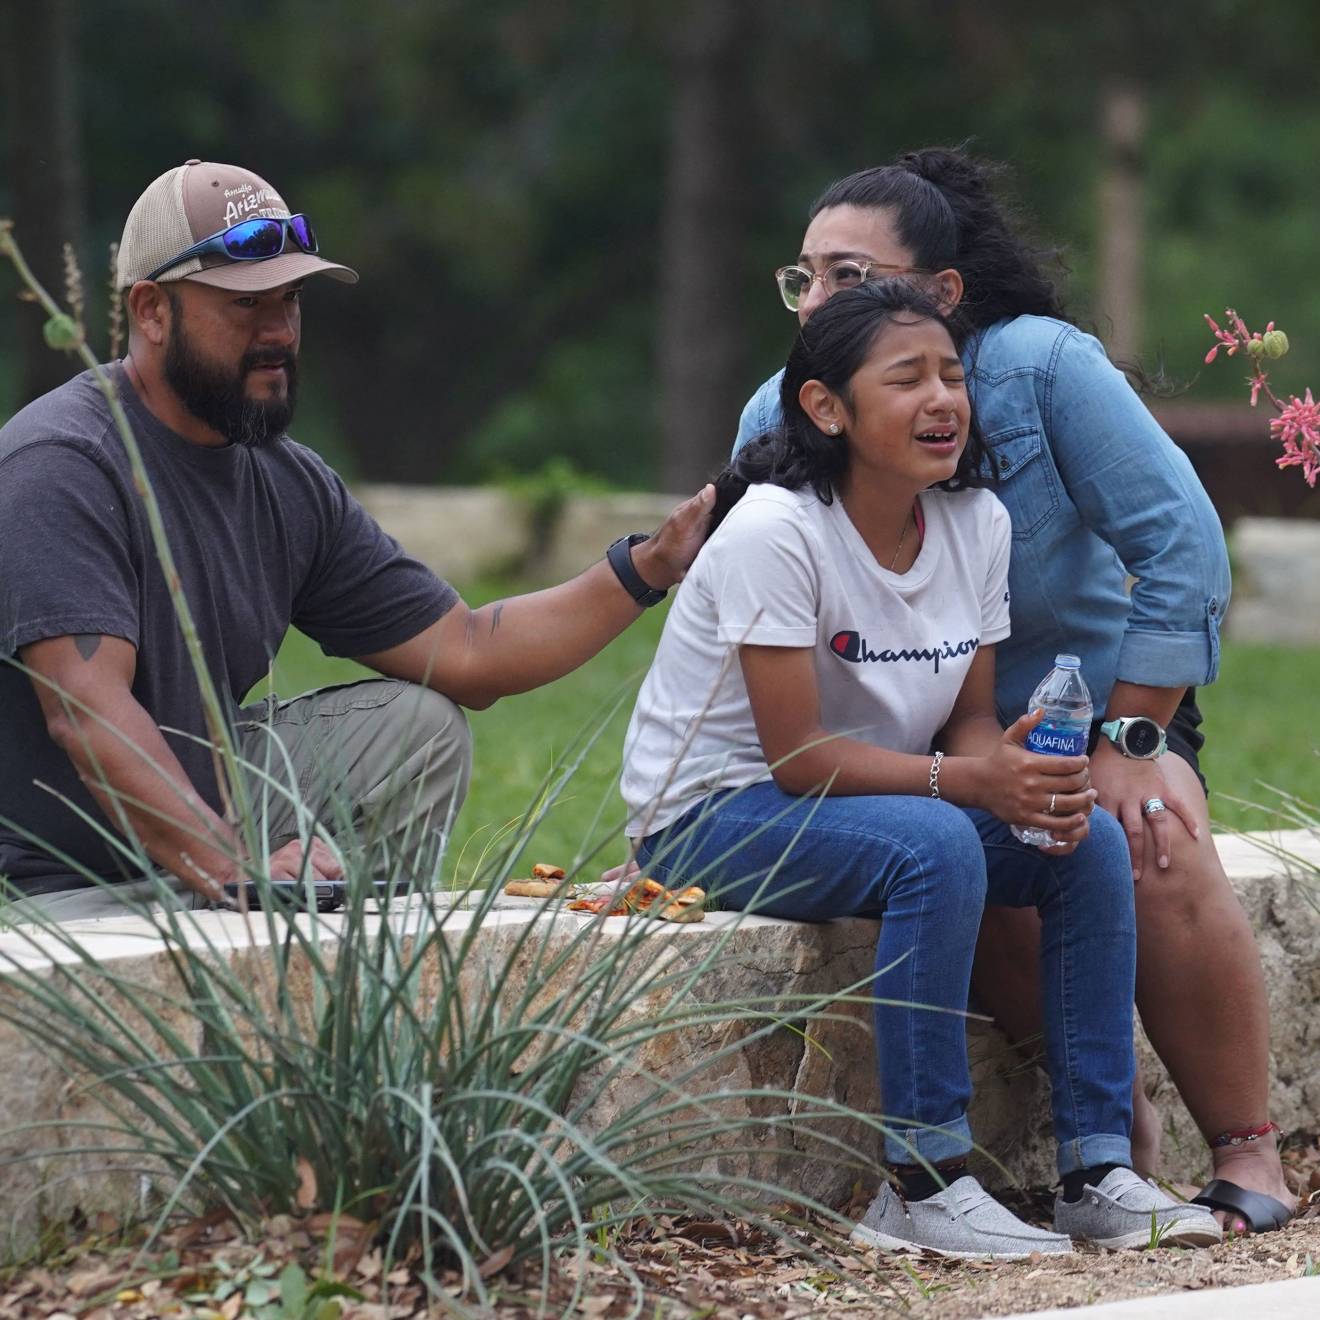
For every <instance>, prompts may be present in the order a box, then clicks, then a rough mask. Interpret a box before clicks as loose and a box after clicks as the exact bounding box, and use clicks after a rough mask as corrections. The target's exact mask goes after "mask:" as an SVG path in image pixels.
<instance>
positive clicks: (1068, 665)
mask: <svg viewBox="0 0 1320 1320" xmlns="http://www.w3.org/2000/svg"><path fill="white" fill-rule="evenodd" d="M1054 667H1055V668H1056V669H1080V668H1081V667H1082V662H1081V659H1080V658H1079V657H1078V656H1075V655H1056V656H1055V657H1054Z"/></svg>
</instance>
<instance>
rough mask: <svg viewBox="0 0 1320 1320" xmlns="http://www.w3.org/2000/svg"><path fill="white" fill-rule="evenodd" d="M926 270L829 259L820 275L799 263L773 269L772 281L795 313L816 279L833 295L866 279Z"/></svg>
mask: <svg viewBox="0 0 1320 1320" xmlns="http://www.w3.org/2000/svg"><path fill="white" fill-rule="evenodd" d="M872 272H875V274H872ZM927 273H928V272H927V271H923V270H920V269H918V268H917V267H916V266H891V265H887V264H886V263H885V262H883V261H832V262H830V264H829V265H828V266H826V267H825V269H824V270H823V271H821V272H820V273H819V274H815V273H813V272H812V271H809V270H806V269H805V268H804V267H802V266H780V268H779V269H778V270H777V271H775V283H776V284H778V285H779V296H780V297H781V298H782V299H783V300H784V306H785V307H787V308H788V310H789V311H790V312H796V311H797V309H798V308H799V307H800V306H801V305H802V300H803V299H804V298H805V297H806V296H807V294H808V293H810V292H811V286H812V285H813V284H814V283H815V282H816V281H817V280H819V281H820V282H821V284H822V285H824V288H825V296H826V297H828V298H833V297H834V295H835V294H836V293H842V292H843V291H844V289H855V288H856V287H857V286H858V285H859V284H864V283H865V282H866V281H867V280H869V279H878V278H880V277H881V276H884V275H925V274H927Z"/></svg>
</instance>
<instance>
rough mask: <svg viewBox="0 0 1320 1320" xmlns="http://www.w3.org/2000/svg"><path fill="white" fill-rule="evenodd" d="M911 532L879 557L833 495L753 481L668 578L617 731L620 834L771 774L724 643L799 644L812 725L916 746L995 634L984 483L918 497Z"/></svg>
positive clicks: (995, 540) (991, 502)
mask: <svg viewBox="0 0 1320 1320" xmlns="http://www.w3.org/2000/svg"><path fill="white" fill-rule="evenodd" d="M920 499H921V508H922V512H923V514H924V516H925V524H926V531H925V539H924V541H923V543H922V546H921V551H920V553H919V554H918V555H917V559H916V562H915V563H914V564H913V565H912V567H911V568H910V569H909V570H908V571H907V572H906V573H891V572H889V570H888V569H885V568H882V567H881V566H880V565H879V564H878V563H877V562H876V559H875V556H874V555H873V554H872V553H871V551H870V550H869V549H867V546H866V543H865V542H864V541H863V540H862V537H861V535H860V533H859V532H858V531H857V529H856V527H854V526H853V524H852V521H851V519H850V518H849V517H848V514H847V513H846V512H845V511H844V508H843V504H842V503H841V502H840V500H839V499H838V498H837V497H836V498H835V500H834V502H833V503H832V504H825V503H823V502H822V501H821V500H820V499H818V498H817V497H816V495H815V494H814V493H813V492H812V491H811V490H809V489H807V490H798V491H788V490H784V489H783V488H782V487H779V486H768V485H763V486H752V487H750V488H749V489H748V491H747V493H746V494H745V495H744V496H743V497H742V499H741V500H739V501H738V503H737V504H735V505H734V507H733V509H732V510H731V511H730V513H729V515H728V516H727V517H726V518H725V520H724V521H723V522H722V523H721V524H720V526H719V527H718V528H716V530H715V533H714V535H713V536H712V537H711V538H710V540H709V541H707V542H706V544H705V546H703V547H702V550H701V553H700V554H699V555H698V556H697V559H696V562H695V563H694V564H693V566H692V569H691V571H690V572H689V573H688V575H687V578H686V579H685V580H684V582H683V584H682V586H681V587H680V588H679V590H678V594H677V597H676V599H675V600H674V603H673V606H672V608H671V609H670V612H669V618H668V620H667V621H666V623H665V629H664V634H663V635H662V637H661V638H660V646H659V648H658V649H657V651H656V655H655V660H654V661H653V662H652V664H651V670H650V672H649V673H648V674H647V676H646V681H645V682H644V683H643V684H642V689H641V691H640V692H639V693H638V696H637V704H636V706H635V707H634V708H633V715H632V722H631V723H630V725H629V726H628V736H627V739H626V740H625V742H624V752H623V775H622V778H621V784H620V786H621V791H622V793H623V798H624V801H625V803H626V804H627V807H628V833H629V835H630V836H631V837H634V838H635V837H637V835H639V834H642V833H646V834H651V833H653V832H654V831H656V830H658V829H660V828H662V827H663V826H665V825H667V824H669V823H670V822H671V821H673V820H676V819H677V818H678V817H679V816H681V815H682V814H683V813H684V812H686V811H688V810H690V809H691V808H692V807H694V806H696V804H697V803H698V802H700V801H701V799H702V798H704V797H707V796H708V795H709V794H711V793H713V792H715V791H716V790H717V789H724V788H741V787H743V786H744V785H747V784H755V783H760V782H762V781H764V780H768V779H770V777H771V775H770V767H769V766H768V765H767V764H766V760H765V756H764V754H763V753H762V751H761V744H760V741H759V739H758V738H757V734H756V723H755V721H754V719H753V718H752V708H751V702H750V701H749V699H748V696H747V688H746V685H745V684H744V683H743V676H742V666H741V665H740V664H739V661H738V646H739V645H740V644H742V643H748V644H752V645H757V646H792V647H810V648H812V652H813V655H814V658H815V668H816V682H817V685H818V687H819V691H820V710H821V724H822V726H823V727H824V728H825V730H826V731H827V732H830V733H838V734H845V735H847V736H849V737H853V738H859V739H861V740H863V741H865V742H869V743H871V744H873V745H875V746H877V747H886V748H888V749H890V750H891V751H897V752H915V753H925V752H928V751H929V750H930V745H931V741H932V740H933V738H934V737H935V735H936V733H938V732H939V730H940V729H941V728H943V726H944V724H945V723H946V721H947V720H948V718H949V715H950V713H951V712H952V710H953V705H954V702H955V700H956V699H957V696H958V692H959V690H960V689H961V687H962V684H963V679H964V678H965V677H966V675H967V671H968V669H969V668H970V667H971V663H972V659H973V657H974V656H975V654H976V650H977V647H979V646H982V645H986V646H988V645H991V644H993V643H995V642H999V641H1002V640H1003V639H1004V638H1005V637H1007V636H1008V631H1009V629H1008V553H1009V545H1010V531H1009V521H1008V513H1007V512H1006V511H1005V509H1004V506H1003V505H1002V504H1000V502H999V501H998V499H996V498H995V496H994V495H993V494H992V493H991V492H990V491H988V490H968V491H957V492H949V491H941V490H928V491H925V492H923V493H922V495H921V496H920Z"/></svg>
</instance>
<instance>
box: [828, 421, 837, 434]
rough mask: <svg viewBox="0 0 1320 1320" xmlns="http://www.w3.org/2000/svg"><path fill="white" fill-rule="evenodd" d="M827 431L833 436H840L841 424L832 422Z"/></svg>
mask: <svg viewBox="0 0 1320 1320" xmlns="http://www.w3.org/2000/svg"><path fill="white" fill-rule="evenodd" d="M826 429H827V430H828V431H829V433H830V434H831V435H838V434H839V424H838V422H831V423H830V424H829V426H828V427H827V428H826Z"/></svg>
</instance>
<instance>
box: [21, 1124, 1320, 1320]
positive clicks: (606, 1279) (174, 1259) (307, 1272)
mask: <svg viewBox="0 0 1320 1320" xmlns="http://www.w3.org/2000/svg"><path fill="white" fill-rule="evenodd" d="M1285 1158H1286V1161H1287V1164H1288V1172H1289V1179H1290V1181H1291V1182H1292V1183H1293V1185H1294V1187H1295V1188H1296V1189H1297V1190H1298V1192H1299V1193H1301V1195H1302V1196H1303V1208H1302V1210H1301V1212H1300V1213H1299V1215H1298V1217H1297V1218H1296V1219H1294V1220H1293V1222H1292V1223H1291V1224H1289V1225H1288V1226H1287V1227H1286V1228H1285V1229H1283V1230H1281V1231H1280V1232H1277V1233H1269V1234H1263V1235H1261V1236H1260V1237H1245V1238H1238V1239H1230V1240H1227V1241H1225V1242H1224V1243H1222V1244H1221V1245H1219V1246H1217V1247H1211V1248H1209V1249H1206V1250H1200V1251H1188V1250H1178V1249H1170V1248H1161V1249H1156V1250H1152V1251H1128V1252H1101V1251H1092V1250H1082V1251H1079V1252H1078V1253H1077V1254H1075V1255H1073V1256H1069V1257H1064V1258H1057V1257H1040V1258H1034V1259H1032V1260H1028V1261H1022V1262H1002V1263H1001V1262H980V1261H972V1262H967V1261H958V1262H955V1261H947V1260H943V1259H941V1258H938V1257H929V1256H909V1257H902V1258H895V1257H886V1256H877V1255H876V1253H874V1252H860V1253H859V1252H857V1251H855V1250H853V1249H851V1248H849V1247H848V1246H847V1244H846V1243H842V1242H838V1241H834V1242H833V1243H831V1236H830V1233H829V1231H828V1229H827V1227H826V1226H824V1225H820V1224H815V1225H811V1224H807V1225H804V1226H803V1227H802V1228H801V1229H799V1230H781V1231H779V1232H773V1233H772V1232H769V1231H765V1230H763V1229H757V1228H755V1227H753V1226H749V1225H745V1224H726V1223H720V1222H716V1221H698V1220H692V1219H686V1220H684V1219H673V1220H670V1219H663V1218H662V1219H660V1220H658V1221H655V1222H652V1223H649V1224H639V1225H638V1226H637V1227H636V1228H635V1229H634V1230H633V1231H632V1232H631V1233H629V1234H627V1235H625V1236H622V1237H618V1238H616V1239H614V1240H613V1241H612V1242H611V1243H610V1246H611V1247H612V1251H613V1259H608V1260H607V1259H603V1258H602V1255H601V1253H599V1252H597V1251H591V1252H589V1253H586V1254H585V1255H578V1254H575V1253H571V1252H570V1253H565V1254H563V1255H562V1256H561V1257H560V1259H559V1260H558V1261H557V1263H556V1267H555V1269H554V1272H553V1274H552V1276H551V1277H550V1279H549V1280H548V1281H546V1280H543V1278H542V1277H541V1276H540V1275H539V1272H531V1271H528V1270H523V1271H521V1272H510V1271H509V1270H508V1269H507V1266H508V1257H509V1255H510V1254H511V1253H508V1252H501V1253H499V1254H498V1255H496V1256H495V1257H493V1258H492V1259H491V1260H489V1261H487V1262H486V1263H485V1265H484V1266H483V1273H484V1274H485V1275H486V1276H487V1278H486V1286H487V1287H488V1288H489V1290H490V1292H491V1295H492V1299H493V1304H492V1306H491V1307H490V1308H489V1309H487V1310H485V1311H482V1310H481V1309H480V1308H477V1309H472V1308H470V1307H469V1308H461V1307H458V1306H445V1305H443V1303H442V1302H438V1301H437V1300H436V1299H435V1297H434V1294H428V1292H427V1290H426V1288H425V1286H424V1285H423V1283H422V1281H421V1280H420V1279H419V1278H418V1277H417V1276H416V1275H415V1273H414V1272H413V1270H412V1269H411V1268H410V1267H409V1265H408V1264H407V1263H406V1262H405V1263H402V1264H400V1265H399V1266H397V1267H396V1268H393V1269H392V1270H390V1271H387V1270H386V1269H385V1266H384V1263H383V1261H382V1258H381V1253H380V1251H379V1249H377V1248H374V1247H372V1246H371V1238H372V1235H373V1230H372V1227H371V1226H370V1225H361V1224H358V1223H357V1221H355V1220H351V1219H347V1220H345V1219H341V1220H340V1221H339V1222H338V1225H337V1227H336V1228H335V1230H334V1231H335V1232H336V1236H335V1238H334V1241H333V1243H330V1242H329V1241H328V1238H329V1235H330V1233H331V1231H332V1221H331V1219H330V1217H329V1216H327V1215H316V1216H311V1217H309V1218H303V1219H297V1220H295V1219H291V1218H289V1217H287V1216H278V1217H276V1218H274V1219H271V1220H270V1221H268V1223H267V1224H266V1225H265V1226H264V1229H263V1233H262V1235H261V1239H260V1241H253V1240H251V1239H247V1240H245V1239H243V1238H242V1237H241V1236H240V1235H239V1233H238V1230H237V1228H236V1226H235V1225H234V1224H233V1223H232V1222H230V1221H228V1220H225V1219H223V1218H220V1217H215V1216H213V1217H211V1218H208V1219H201V1220H194V1221H192V1222H191V1223H188V1224H185V1225H183V1226H181V1227H179V1228H178V1229H176V1230H174V1231H173V1232H172V1233H170V1234H169V1235H168V1236H167V1237H165V1238H164V1239H163V1240H162V1241H161V1242H160V1243H158V1244H157V1246H156V1247H155V1248H154V1249H153V1250H152V1252H151V1253H150V1254H148V1255H145V1256H144V1255H143V1254H142V1253H140V1252H139V1251H138V1250H137V1248H136V1245H135V1244H132V1243H129V1242H125V1240H124V1235H123V1234H122V1233H120V1232H119V1230H118V1226H117V1225H116V1224H114V1222H113V1221H111V1220H109V1219H106V1218H104V1217H103V1218H101V1219H100V1220H98V1222H95V1223H91V1224H86V1225H83V1226H81V1231H80V1232H78V1233H75V1234H73V1235H72V1236H71V1237H70V1238H69V1240H68V1241H66V1242H63V1243H61V1244H58V1245H56V1244H53V1243H51V1244H48V1247H47V1251H46V1255H45V1258H44V1261H43V1263H42V1264H41V1265H40V1266H30V1267H27V1268H22V1269H13V1270H10V1271H8V1272H6V1273H5V1274H0V1320H30V1318H33V1317H38V1316H40V1317H44V1318H45V1320H75V1318H76V1320H111V1318H112V1317H113V1318H114V1320H130V1318H131V1320H148V1318H151V1320H155V1318H156V1317H170V1318H171V1320H174V1318H177V1320H243V1317H252V1320H406V1318H411V1317H422V1316H432V1315H479V1314H485V1315H493V1316H498V1317H501V1318H506V1317H507V1320H523V1318H524V1317H527V1318H528V1320H530V1317H532V1316H535V1315H538V1313H539V1314H542V1315H544V1314H549V1315H552V1316H553V1315H564V1314H566V1315H571V1316H575V1317H576V1316H580V1317H584V1318H585V1320H614V1318H615V1317H623V1316H626V1315H629V1314H632V1313H637V1314H640V1315H642V1316H645V1317H646V1318H647V1320H660V1318H661V1317H663V1320H671V1318H672V1320H680V1318H683V1320H725V1317H728V1318H729V1320H744V1318H746V1320H770V1318H771V1317H774V1320H781V1318H783V1317H788V1318H796V1317H816V1316H842V1315H853V1316H880V1315H891V1314H893V1313H895V1312H905V1313H906V1314H907V1315H909V1316H911V1317H913V1320H926V1318H927V1317H929V1318H930V1320H934V1317H935V1316H937V1315H938V1317H939V1320H973V1318H974V1317H982V1316H1002V1315H1010V1314H1013V1313H1015V1312H1019V1311H1035V1310H1047V1309H1050V1308H1053V1307H1066V1306H1087V1305H1091V1304H1093V1303H1096V1302H1109V1301H1118V1300H1120V1299H1123V1298H1127V1297H1144V1296H1151V1295H1154V1294H1157V1293H1176V1292H1182V1291H1185V1290H1192V1289H1204V1288H1231V1287H1238V1286H1241V1285H1244V1284H1253V1283H1265V1282H1271V1281H1276V1280H1283V1279H1292V1278H1297V1277H1300V1276H1302V1275H1307V1274H1312V1275H1317V1276H1320V1142H1317V1141H1315V1140H1311V1141H1307V1142H1300V1143H1299V1142H1297V1141H1296V1140H1295V1139H1294V1142H1293V1144H1292V1146H1291V1148H1290V1149H1289V1150H1288V1151H1287V1152H1286V1156H1285ZM1005 1199H1007V1198H1005ZM1051 1204H1052V1198H1051V1195H1050V1193H1048V1192H1046V1191H1044V1190H1041V1191H1039V1192H1034V1193H1028V1194H1024V1195H1023V1196H1021V1197H1019V1198H1018V1199H1017V1201H1016V1203H1013V1204H1012V1208H1013V1209H1014V1210H1016V1211H1017V1213H1019V1214H1021V1215H1023V1217H1025V1218H1028V1219H1032V1220H1034V1221H1036V1222H1039V1223H1043V1224H1047V1223H1048V1218H1049V1207H1050V1205H1051ZM853 1209H854V1210H856V1207H854V1208H853ZM291 1267H292V1268H291ZM461 1283H462V1281H461V1280H460V1279H459V1278H458V1276H457V1275H448V1276H444V1277H442V1278H441V1279H440V1280H439V1284H440V1286H441V1288H442V1289H443V1290H444V1291H445V1292H448V1293H450V1294H451V1295H454V1296H457V1295H458V1294H459V1292H460V1291H461ZM639 1292H640V1293H641V1294H644V1297H645V1300H644V1303H643V1304H642V1305H641V1306H640V1307H638V1296H639ZM295 1300H296V1302H297V1305H296V1307H295V1306H294V1305H293V1304H292V1303H294V1302H295ZM634 1308H637V1310H636V1311H635V1310H634Z"/></svg>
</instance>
